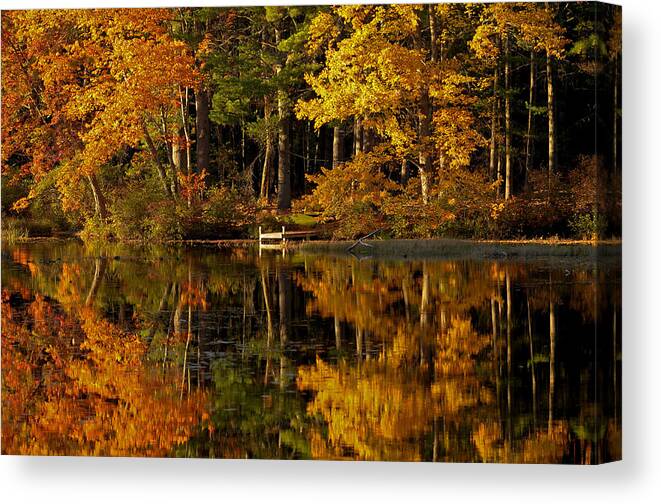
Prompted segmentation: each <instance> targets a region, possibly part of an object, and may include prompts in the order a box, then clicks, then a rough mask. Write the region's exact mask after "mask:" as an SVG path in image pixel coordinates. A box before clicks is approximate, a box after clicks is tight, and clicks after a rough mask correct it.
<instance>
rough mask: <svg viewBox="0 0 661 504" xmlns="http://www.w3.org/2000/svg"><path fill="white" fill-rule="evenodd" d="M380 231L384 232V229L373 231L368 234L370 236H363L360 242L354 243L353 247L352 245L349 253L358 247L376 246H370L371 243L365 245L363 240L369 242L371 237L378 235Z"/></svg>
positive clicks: (359, 239) (348, 250)
mask: <svg viewBox="0 0 661 504" xmlns="http://www.w3.org/2000/svg"><path fill="white" fill-rule="evenodd" d="M379 231H383V228H379V229H377V230H376V231H372V232H371V233H368V234H366V235H365V236H362V237H360V238H358V240H357V241H356V243H354V244H353V245H351V247H349V248H348V249H347V252H351V251H352V250H353V249H354V248H356V247H357V246H358V245H363V246H365V247H368V248H372V247H373V246H374V245H370V244H369V243H365V242H364V241H363V240H367V239H368V238H369V237H370V236H374V235H375V234H376V233H378V232H379Z"/></svg>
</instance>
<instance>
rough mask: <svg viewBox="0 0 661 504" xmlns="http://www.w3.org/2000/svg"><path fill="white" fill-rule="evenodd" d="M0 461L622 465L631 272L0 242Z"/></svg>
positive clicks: (578, 262) (501, 261)
mask: <svg viewBox="0 0 661 504" xmlns="http://www.w3.org/2000/svg"><path fill="white" fill-rule="evenodd" d="M478 255H479V254H478ZM2 453H3V454H34V455H103V456H106V455H107V456H154V457H201V458H269V459H342V460H389V461H446V462H513V463H514V462H526V463H569V464H594V463H601V462H607V461H612V460H618V459H620V458H621V261H620V257H619V255H617V254H616V255H609V256H607V257H606V256H604V257H601V256H600V255H598V254H597V253H595V254H594V255H592V256H590V255H588V257H587V259H586V258H585V257H583V258H579V259H576V258H565V259H562V260H559V259H557V258H556V259H552V258H551V259H549V258H546V259H545V258H544V257H535V258H527V257H525V256H520V257H514V258H501V257H491V256H487V255H485V257H482V258H480V257H476V254H471V256H470V257H465V258H462V257H455V258H452V259H443V258H435V259H434V258H429V259H415V260H413V259H404V258H400V259H381V258H379V259H375V258H369V257H365V256H360V255H359V256H358V257H356V256H352V255H350V254H312V253H303V252H291V253H290V252H288V253H287V254H285V255H284V256H283V255H282V254H281V253H280V252H279V251H270V250H268V251H262V253H261V255H260V254H259V252H258V250H256V249H255V248H250V247H248V248H243V247H242V248H233V249H232V248H227V249H220V248H218V247H211V246H209V247H183V246H182V247H169V248H166V247H150V248H144V247H130V246H121V245H111V246H107V247H102V248H93V247H87V246H85V245H83V244H81V243H79V242H76V241H54V240H48V241H41V242H32V243H23V244H16V245H6V244H3V250H2Z"/></svg>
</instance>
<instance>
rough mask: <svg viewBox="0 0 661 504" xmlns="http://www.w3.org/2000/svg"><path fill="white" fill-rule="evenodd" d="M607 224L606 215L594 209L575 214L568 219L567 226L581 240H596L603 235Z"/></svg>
mask: <svg viewBox="0 0 661 504" xmlns="http://www.w3.org/2000/svg"><path fill="white" fill-rule="evenodd" d="M607 226H608V221H607V220H606V217H605V216H604V215H602V214H600V213H598V212H595V211H592V212H590V213H579V214H576V215H574V216H573V217H572V218H571V220H570V221H569V228H570V229H571V230H572V231H573V233H574V234H575V235H576V237H577V238H581V239H583V240H598V239H599V238H601V237H603V236H604V233H605V231H606V227H607Z"/></svg>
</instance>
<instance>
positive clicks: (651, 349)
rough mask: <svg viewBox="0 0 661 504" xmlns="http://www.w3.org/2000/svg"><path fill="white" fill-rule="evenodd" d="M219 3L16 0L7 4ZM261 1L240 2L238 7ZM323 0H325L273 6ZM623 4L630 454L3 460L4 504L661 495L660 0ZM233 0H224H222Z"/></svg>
mask: <svg viewBox="0 0 661 504" xmlns="http://www.w3.org/2000/svg"><path fill="white" fill-rule="evenodd" d="M185 3H188V4H191V5H220V4H221V3H222V2H220V1H216V2H214V1H211V2H209V1H204V0H199V1H197V2H184V1H183V0H179V1H177V0H175V1H172V0H165V1H163V0H162V1H158V0H142V1H139V2H135V1H118V0H114V1H113V0H97V1H95V2H94V1H68V2H67V1H59V0H56V1H51V2H47V1H23V2H21V1H14V0H9V1H7V0H4V1H3V2H2V4H1V5H2V8H5V9H7V8H25V7H56V6H57V7H80V6H86V7H91V6H112V7H118V6H141V7H142V6H145V7H149V6H151V7H156V6H180V5H183V4H185ZM246 3H253V4H257V5H259V4H260V3H261V4H264V3H265V2H264V1H261V2H260V1H258V2H241V1H237V0H235V1H232V2H231V4H233V5H237V4H246ZM269 3H284V4H292V3H308V4H314V3H325V2H300V1H298V2H294V1H289V2H269ZM619 3H621V4H622V5H623V7H624V12H623V18H624V57H623V64H624V70H623V75H624V84H623V87H624V92H623V97H624V104H623V109H624V115H623V122H624V124H623V131H624V148H623V153H624V163H623V167H624V267H623V271H624V274H623V276H624V278H623V282H624V289H623V291H624V315H623V326H624V327H623V354H624V359H623V361H624V362H623V364H624V390H623V396H624V397H623V405H624V415H623V420H624V461H623V462H620V463H615V464H608V465H605V466H599V467H573V466H504V465H479V464H467V465H462V464H437V465H433V464H400V463H348V462H341V463H338V462H277V461H208V460H163V459H158V460H147V459H93V458H80V457H68V458H66V457H62V458H40V457H33V458H31V457H8V456H4V457H0V502H7V503H15V502H47V503H49V504H50V503H53V502H68V503H73V502H94V503H95V504H96V503H102V504H105V503H113V504H114V503H117V502H133V501H142V502H159V503H166V502H177V503H189V502H196V503H197V502H201V501H228V500H230V501H231V500H233V501H238V502H245V501H247V502H253V501H260V502H263V503H269V504H270V503H272V502H296V501H311V502H314V503H315V504H316V502H333V503H335V504H338V503H341V504H344V503H345V502H352V501H357V500H362V501H364V502H379V504H381V503H382V502H384V503H387V502H401V501H407V502H416V501H421V500H425V501H427V502H431V501H434V502H440V501H449V502H452V501H455V502H456V501H458V502H461V503H464V502H479V503H485V502H488V503H489V504H493V503H497V502H508V503H510V502H526V503H533V502H534V503H535V504H536V503H538V502H540V503H541V502H552V503H554V504H559V503H562V502H575V501H582V502H599V503H611V502H618V503H623V502H624V503H634V502H656V503H658V502H661V465H660V464H659V457H660V456H661V445H660V443H659V433H660V432H661V416H660V415H659V397H661V388H660V385H661V380H659V378H660V376H659V375H660V373H659V370H660V369H661V346H660V345H659V341H660V340H661V331H660V330H659V325H657V324H659V320H657V319H656V316H657V315H659V314H660V313H661V297H660V296H659V295H658V289H659V288H661V278H659V264H660V258H661V251H660V248H659V243H660V242H659V232H660V231H661V225H660V223H659V217H660V216H661V212H659V206H660V205H659V202H661V177H660V173H661V164H660V163H659V152H660V149H661V129H660V128H659V121H661V107H659V102H660V96H661V75H660V73H659V61H660V60H661V24H660V23H659V21H661V9H659V5H660V4H661V2H657V1H653V0H648V1H644V0H621V1H620V2H619ZM225 4H226V5H227V2H225Z"/></svg>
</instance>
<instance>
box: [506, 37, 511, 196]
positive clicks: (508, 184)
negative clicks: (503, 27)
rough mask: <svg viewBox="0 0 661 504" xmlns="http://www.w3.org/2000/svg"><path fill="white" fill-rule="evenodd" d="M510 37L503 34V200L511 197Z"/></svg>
mask: <svg viewBox="0 0 661 504" xmlns="http://www.w3.org/2000/svg"><path fill="white" fill-rule="evenodd" d="M510 101H511V100H510V37H509V34H508V33H506V34H505V199H506V200H508V199H510V196H511V195H512V126H511V113H510Z"/></svg>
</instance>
